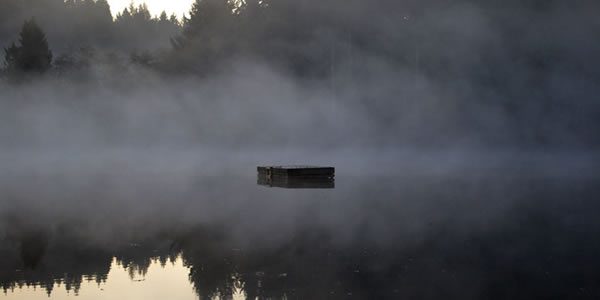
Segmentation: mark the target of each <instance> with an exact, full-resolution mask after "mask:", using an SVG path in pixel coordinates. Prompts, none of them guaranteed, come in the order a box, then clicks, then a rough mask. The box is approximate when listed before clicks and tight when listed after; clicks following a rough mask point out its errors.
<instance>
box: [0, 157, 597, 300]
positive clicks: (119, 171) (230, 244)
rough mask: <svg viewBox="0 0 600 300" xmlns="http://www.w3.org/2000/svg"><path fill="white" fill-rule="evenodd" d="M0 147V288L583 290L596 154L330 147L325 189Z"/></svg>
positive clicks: (198, 167) (39, 291) (64, 291)
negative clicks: (437, 154)
mask: <svg viewBox="0 0 600 300" xmlns="http://www.w3.org/2000/svg"><path fill="white" fill-rule="evenodd" d="M3 159H4V162H7V163H8V161H9V159H8V158H6V157H4V158H3ZM71 159H72V158H71ZM10 161H11V163H8V164H7V165H8V166H9V167H7V168H6V169H5V170H4V171H3V174H2V176H1V178H0V196H1V197H2V199H1V200H0V286H1V287H2V288H3V290H2V291H0V298H2V299H48V297H50V298H51V299H68V298H76V299H198V298H200V299H215V298H221V299H256V298H259V299H263V298H272V299H279V298H291V299H337V298H340V299H444V298H451V299H452V298H460V299H540V298H544V299H559V298H567V299H597V298H598V297H600V259H599V258H598V254H599V253H600V238H599V237H600V218H598V214H599V212H600V210H599V209H600V202H599V195H600V185H599V184H598V176H597V175H598V173H597V171H596V170H598V164H597V163H596V161H595V160H589V159H584V160H577V159H575V160H569V161H567V162H564V161H559V160H557V159H556V157H548V158H547V159H539V158H536V159H521V158H515V157H511V158H510V159H507V160H501V161H497V160H493V161H494V162H493V163H491V162H490V161H491V160H488V159H486V158H479V159H474V160H473V163H465V161H469V160H464V159H460V160H459V159H458V158H456V157H455V159H454V160H453V159H450V158H449V157H447V156H446V157H444V158H443V159H440V160H427V159H423V158H421V159H418V160H410V162H406V160H404V161H403V162H400V160H398V161H392V160H389V161H386V162H384V161H376V160H369V161H368V163H367V162H365V163H362V164H361V163H354V164H351V165H349V164H344V163H345V162H344V161H343V160H341V159H340V160H337V161H335V160H334V161H333V162H334V163H335V165H336V166H337V167H338V168H337V173H336V183H335V189H281V188H269V187H265V186H261V185H257V180H256V171H255V169H254V167H255V166H256V165H260V164H261V163H263V162H264V161H260V160H258V159H247V160H245V158H243V157H242V158H239V159H238V161H244V162H243V163H239V164H232V163H230V164H227V165H226V166H225V165H219V163H215V162H212V163H210V162H208V161H192V162H185V161H186V160H185V159H181V160H177V161H174V160H171V161H168V162H161V163H157V162H156V161H154V160H151V159H149V158H144V157H141V158H140V157H136V158H131V157H125V156H124V157H123V159H122V160H119V159H117V160H114V159H111V160H110V163H107V161H109V160H106V159H102V158H98V159H96V160H94V159H81V158H80V163H67V161H71V160H65V159H52V158H48V157H45V158H38V159H37V160H33V161H32V160H23V161H20V162H16V163H15V162H14V161H15V160H10ZM150 161H152V163H150ZM449 162H453V163H449Z"/></svg>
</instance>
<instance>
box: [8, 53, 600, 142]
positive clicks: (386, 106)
mask: <svg viewBox="0 0 600 300" xmlns="http://www.w3.org/2000/svg"><path fill="white" fill-rule="evenodd" d="M369 75H370V76H369V80H364V81H359V82H356V81H344V80H338V81H336V82H335V87H334V88H332V86H331V81H330V80H298V79H297V78H296V77H294V76H291V75H290V74H288V73H286V72H283V71H281V70H279V69H275V68H272V67H270V66H269V65H265V64H257V63H255V62H252V61H250V62H248V61H243V60H240V61H238V63H236V64H235V67H232V68H230V69H227V70H223V71H222V72H220V73H218V74H217V75H215V76H212V77H209V78H203V77H197V76H177V77H175V78H173V77H171V76H164V75H161V74H157V73H155V72H154V71H152V70H148V69H145V68H140V67H137V66H132V65H129V66H128V65H124V66H113V65H102V64H99V65H95V66H94V67H93V69H92V70H87V71H86V72H85V73H84V74H81V75H80V76H72V77H67V78H38V79H35V80H33V81H31V82H29V83H27V84H26V85H22V84H21V85H13V84H3V85H2V86H1V89H2V94H1V96H0V99H1V101H0V107H1V108H2V109H1V112H0V115H1V118H0V123H1V124H2V126H0V137H1V143H0V147H1V148H3V149H11V148H12V149H17V148H38V149H42V148H44V147H49V148H57V147H67V148H68V147H74V148H77V147H80V148H93V147H100V148H102V147H108V148H110V147H130V146H131V147H135V146H137V147H145V146H149V147H163V148H164V147H175V148H176V147H192V146H204V147H218V146H219V145H223V146H227V147H258V146H265V147H273V146H276V147H288V146H289V147H304V148H311V147H312V148H319V147H321V148H322V149H325V148H343V147H359V146H363V147H376V146H382V147H404V148H418V147H422V148H436V147H445V148H461V147H462V148H481V149H486V148H488V149H489V148H524V149H534V148H544V147H545V148H548V149H549V150H550V149H555V150H561V151H564V150H569V149H571V150H576V151H585V150H586V149H587V150H592V149H595V148H597V146H598V138H597V135H596V134H595V133H596V130H595V129H596V127H595V126H596V121H597V119H594V117H595V116H596V114H597V111H596V110H595V107H596V103H593V102H586V101H587V100H586V99H577V100H573V101H571V100H569V104H566V103H565V106H564V107H562V108H561V109H560V111H558V110H556V111H554V112H552V111H548V107H546V106H545V105H546V104H543V103H536V102H527V101H524V102H523V103H522V104H520V108H519V109H517V112H518V113H515V112H513V111H507V110H506V109H505V107H504V104H502V103H499V102H495V101H494V99H493V98H492V99H482V100H481V101H480V100H479V99H480V98H477V97H476V95H478V94H480V93H483V91H484V89H483V88H479V90H478V91H474V90H473V89H474V88H475V87H471V88H469V87H465V88H464V89H460V88H456V86H454V83H453V82H441V81H434V79H428V78H426V77H422V76H419V77H418V78H419V79H418V86H415V78H416V77H417V75H415V74H414V72H412V70H409V69H389V68H387V67H385V66H384V64H383V63H381V64H374V66H371V67H370V72H369ZM590 97H591V95H590ZM475 98H476V99H477V100H475ZM589 100H590V101H591V98H590V99H589ZM565 101H567V100H566V99H565Z"/></svg>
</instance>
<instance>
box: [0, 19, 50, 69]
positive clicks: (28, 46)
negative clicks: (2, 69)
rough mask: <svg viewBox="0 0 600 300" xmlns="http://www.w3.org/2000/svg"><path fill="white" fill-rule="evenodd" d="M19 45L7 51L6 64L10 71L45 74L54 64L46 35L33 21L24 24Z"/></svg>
mask: <svg viewBox="0 0 600 300" xmlns="http://www.w3.org/2000/svg"><path fill="white" fill-rule="evenodd" d="M19 44H20V45H18V46H17V45H16V44H15V43H13V44H12V45H11V46H10V47H9V48H7V49H5V50H4V52H5V64H6V68H7V69H8V70H9V71H17V72H38V73H44V72H46V71H47V70H48V69H50V66H51V64H52V52H51V51H50V48H49V47H48V41H47V40H46V35H45V34H44V32H43V31H42V29H41V28H40V27H39V26H38V25H37V24H36V22H35V21H34V20H33V19H31V20H29V21H26V22H25V23H24V24H23V28H22V29H21V33H20V34H19Z"/></svg>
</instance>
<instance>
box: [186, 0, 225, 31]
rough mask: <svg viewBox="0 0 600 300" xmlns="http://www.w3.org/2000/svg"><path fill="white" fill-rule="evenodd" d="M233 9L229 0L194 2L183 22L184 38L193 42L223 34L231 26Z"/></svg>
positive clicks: (200, 0) (198, 0) (197, 0)
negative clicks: (188, 15)
mask: <svg viewBox="0 0 600 300" xmlns="http://www.w3.org/2000/svg"><path fill="white" fill-rule="evenodd" d="M233 9H234V6H233V4H232V2H231V1H229V0H196V1H195V2H194V4H192V9H191V10H190V17H189V18H186V19H185V20H184V31H183V35H184V37H185V38H186V39H188V40H194V39H207V38H211V37H212V36H215V35H219V34H223V33H224V31H226V29H227V26H228V25H229V24H231V18H232V16H233Z"/></svg>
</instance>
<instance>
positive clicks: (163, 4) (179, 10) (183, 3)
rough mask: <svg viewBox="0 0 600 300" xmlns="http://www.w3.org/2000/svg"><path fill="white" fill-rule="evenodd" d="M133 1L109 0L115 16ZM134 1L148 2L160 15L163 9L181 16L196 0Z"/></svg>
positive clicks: (139, 1)
mask: <svg viewBox="0 0 600 300" xmlns="http://www.w3.org/2000/svg"><path fill="white" fill-rule="evenodd" d="M131 1H132V0H108V3H110V7H111V9H112V13H113V16H114V15H116V14H117V12H120V11H122V10H123V9H124V8H125V7H127V6H128V5H129V3H130V2H131ZM133 2H134V3H135V4H136V5H137V4H140V3H144V2H145V3H146V4H148V8H149V9H150V12H151V13H152V14H153V15H158V14H160V13H161V12H162V11H163V10H166V11H167V13H169V14H171V13H175V14H177V16H179V17H181V16H182V15H183V13H187V12H188V11H189V9H190V7H191V6H192V3H193V2H194V0H133Z"/></svg>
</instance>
